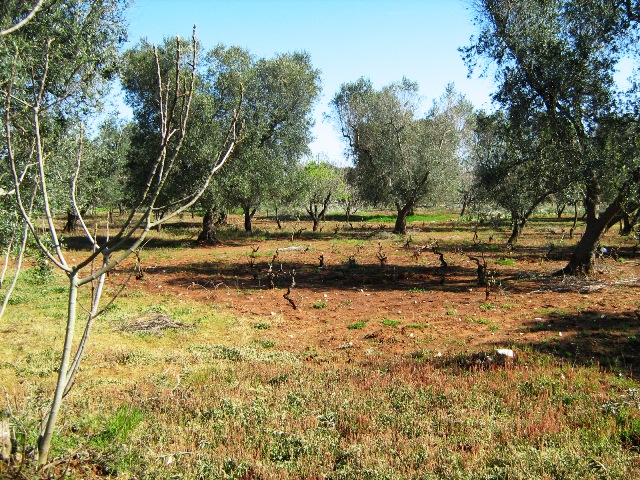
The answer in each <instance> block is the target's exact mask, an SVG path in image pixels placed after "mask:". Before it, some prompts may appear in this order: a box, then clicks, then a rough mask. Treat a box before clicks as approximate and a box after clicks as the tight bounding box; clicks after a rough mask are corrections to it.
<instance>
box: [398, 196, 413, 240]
mask: <svg viewBox="0 0 640 480" xmlns="http://www.w3.org/2000/svg"><path fill="white" fill-rule="evenodd" d="M396 208H397V209H398V216H397V218H396V225H395V227H394V228H393V233H397V234H400V235H404V234H405V233H406V232H407V217H408V216H409V212H411V211H413V204H412V203H407V204H406V205H405V206H404V207H402V208H400V207H399V206H398V205H396Z"/></svg>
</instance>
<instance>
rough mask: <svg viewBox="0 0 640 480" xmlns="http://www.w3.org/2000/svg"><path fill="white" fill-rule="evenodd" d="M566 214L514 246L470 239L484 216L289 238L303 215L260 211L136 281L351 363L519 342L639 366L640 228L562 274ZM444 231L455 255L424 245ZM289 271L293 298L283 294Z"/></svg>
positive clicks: (309, 354) (335, 228)
mask: <svg viewBox="0 0 640 480" xmlns="http://www.w3.org/2000/svg"><path fill="white" fill-rule="evenodd" d="M234 220H235V221H236V222H237V223H240V219H239V218H235V219H232V221H234ZM567 225H568V224H567V223H566V222H564V223H560V222H557V221H556V220H555V219H550V218H549V219H540V221H537V222H535V223H533V222H532V224H531V225H530V226H529V227H528V228H527V229H526V230H525V233H524V234H523V237H522V238H521V240H520V241H519V243H518V244H517V246H516V248H515V249H514V250H513V251H509V250H507V249H506V248H504V243H505V241H506V238H507V236H508V233H509V232H508V231H507V230H506V229H504V230H503V231H501V232H500V231H498V232H496V231H495V229H490V228H488V227H487V228H486V229H483V228H480V229H478V237H477V239H475V240H472V239H473V236H474V233H473V232H474V230H475V228H476V227H475V226H474V225H471V224H460V223H458V222H455V221H449V222H446V223H434V224H430V223H426V224H425V223H413V224H410V227H409V231H408V232H407V236H405V237H402V236H396V235H392V234H391V233H390V231H391V229H392V224H388V223H387V224H374V223H369V224H366V223H354V224H352V225H349V224H346V223H336V222H326V223H325V224H324V226H323V231H322V232H320V233H317V234H312V233H311V232H310V231H309V230H310V228H309V230H307V231H304V232H303V233H302V235H301V236H300V238H295V239H294V240H293V241H292V239H291V232H293V231H294V230H295V229H296V228H297V227H299V226H300V224H296V226H295V227H293V226H292V225H290V226H289V227H287V226H285V228H284V230H283V231H282V232H281V233H279V232H277V231H276V230H275V229H274V228H273V222H271V221H266V220H261V221H256V222H254V227H256V230H257V231H258V232H257V233H254V236H253V237H246V238H243V237H240V238H238V236H236V237H235V238H233V239H231V240H224V239H223V244H222V245H219V246H211V247H207V246H200V247H199V248H195V249H193V248H190V249H172V250H170V254H169V255H167V256H165V257H163V258H161V259H155V260H152V259H153V258H154V257H153V256H152V254H149V255H148V259H145V260H143V262H144V268H145V276H144V278H143V279H142V280H139V281H136V282H135V284H134V285H132V286H131V287H130V288H133V289H143V290H146V291H148V292H162V294H163V295H164V296H166V295H171V296H173V295H175V297H176V299H180V298H185V299H186V298H189V299H191V300H193V299H195V300H197V301H199V302H201V303H202V308H203V309H206V308H208V306H209V305H211V306H214V305H215V306H216V308H222V309H224V310H227V311H229V312H232V313H233V314H235V315H239V316H240V317H241V319H242V320H243V321H245V322H251V323H253V325H254V327H255V332H256V338H257V339H258V340H259V341H272V342H275V343H276V344H277V345H278V348H279V349H282V350H289V351H291V352H294V353H296V354H302V355H303V356H304V355H306V357H305V358H307V359H308V360H315V361H328V360H329V358H328V357H327V353H326V352H333V353H332V354H329V355H331V358H330V360H331V361H345V362H350V361H352V360H354V359H356V358H357V357H362V356H370V355H375V356H381V357H385V356H396V355H404V354H414V355H429V356H436V357H437V356H440V355H443V354H456V353H462V352H478V351H485V352H487V351H488V352H491V351H492V350H494V349H495V348H513V347H515V348H516V349H518V348H520V349H522V348H531V349H533V350H538V351H546V352H551V353H554V354H556V355H559V356H561V357H564V358H566V359H567V360H569V361H571V362H577V363H582V364H590V363H593V362H597V363H600V364H603V365H607V366H611V367H616V368H622V369H625V370H627V371H630V370H631V371H632V370H633V369H634V367H640V365H636V363H638V361H637V348H638V346H640V328H639V324H640V321H639V316H640V313H639V311H638V307H639V305H640V302H639V301H640V297H638V287H639V286H640V259H639V257H638V255H637V253H636V252H637V248H636V245H637V241H635V240H634V239H633V238H623V237H620V236H619V235H618V234H617V229H615V230H616V231H615V232H614V231H612V232H610V233H609V234H608V236H607V237H606V239H605V241H606V242H608V243H606V244H605V245H607V246H616V247H617V253H618V255H619V257H620V259H619V260H617V261H616V260H614V259H613V258H611V257H609V256H606V257H605V258H602V259H600V260H598V265H597V272H596V274H595V275H593V276H592V277H591V278H588V279H578V278H569V277H567V278H563V277H552V276H551V275H550V274H551V273H553V272H554V271H556V270H558V269H560V268H561V267H562V266H564V265H565V264H566V259H567V258H568V255H569V253H570V251H571V248H572V247H573V245H575V242H576V241H577V238H578V237H577V235H579V232H577V234H576V235H575V236H574V238H573V239H569V238H568V235H567V233H566V232H568V230H569V228H568V226H567ZM302 226H307V227H310V225H304V224H302ZM287 228H288V230H287ZM269 230H270V232H269ZM194 231H195V230H194ZM409 238H410V240H411V241H410V242H409V244H407V239H409ZM436 241H437V242H438V245H439V251H441V252H442V253H443V254H444V257H443V258H444V260H445V261H446V263H447V266H446V267H442V266H441V264H440V259H439V256H438V255H436V254H434V253H433V252H432V250H431V249H430V248H427V249H425V250H424V251H422V252H421V253H419V255H418V254H417V253H416V252H417V248H419V247H422V246H427V247H431V246H433V245H435V242H436ZM552 244H553V245H554V247H553V249H552V248H551V245H552ZM254 250H255V251H254ZM550 250H551V251H550ZM276 252H277V257H276V258H275V261H274V255H275V254H276ZM483 253H484V258H485V260H486V263H487V267H488V269H489V270H490V271H493V272H494V273H495V275H494V278H495V283H494V284H493V285H491V287H490V289H489V292H488V293H487V291H486V289H485V288H484V287H479V286H478V282H477V266H476V263H475V262H474V261H472V260H471V259H470V257H471V256H474V257H480V256H481V255H482V254H483ZM320 255H323V257H324V259H323V260H324V266H323V267H320V258H319V257H320ZM379 256H385V257H386V262H385V265H381V261H380V259H379ZM350 258H351V261H350ZM480 260H482V257H480ZM270 262H273V273H272V275H273V276H272V278H273V283H274V286H275V288H269V283H270V280H269V278H270V275H269V272H268V268H269V263H270ZM252 264H253V265H252ZM293 271H295V275H294V278H295V286H294V288H293V289H292V290H291V294H290V298H291V300H292V301H293V303H294V304H295V306H296V308H295V309H294V308H293V306H292V304H291V303H290V302H288V300H287V299H286V298H284V297H283V295H285V294H286V293H287V288H288V287H290V285H291V273H292V272H293Z"/></svg>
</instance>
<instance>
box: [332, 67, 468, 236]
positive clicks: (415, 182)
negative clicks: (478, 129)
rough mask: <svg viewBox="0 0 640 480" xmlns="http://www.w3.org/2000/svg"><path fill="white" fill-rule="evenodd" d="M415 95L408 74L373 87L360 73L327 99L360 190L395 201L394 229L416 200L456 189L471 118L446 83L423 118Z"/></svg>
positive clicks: (376, 201)
mask: <svg viewBox="0 0 640 480" xmlns="http://www.w3.org/2000/svg"><path fill="white" fill-rule="evenodd" d="M418 101H419V97H418V86H417V84H416V83H414V82H411V81H409V80H407V79H403V80H402V81H401V82H398V83H392V84H391V85H388V86H385V87H383V88H382V89H380V90H376V89H374V88H373V85H372V84H371V82H370V81H369V80H365V79H363V78H361V79H359V80H357V81H356V82H353V83H345V84H343V85H342V86H341V87H340V90H339V91H338V93H337V94H336V95H335V96H334V98H333V100H332V102H331V104H332V107H333V110H334V119H335V121H336V123H337V124H338V127H339V129H340V131H341V133H342V136H343V137H344V139H345V140H346V142H347V144H348V147H347V152H348V154H349V155H350V157H351V158H352V159H353V161H354V164H355V169H354V170H355V172H354V173H355V175H354V177H355V180H356V184H357V187H358V191H359V194H360V196H361V197H362V198H364V199H366V200H367V201H368V202H369V203H371V204H373V205H380V204H382V205H386V204H393V205H394V206H395V207H396V210H397V218H396V223H395V227H394V232H395V233H404V232H405V230H406V220H407V216H408V215H409V213H410V212H411V211H413V209H414V208H415V206H416V205H417V204H418V202H420V201H424V200H427V199H428V200H431V201H435V200H436V199H441V198H443V197H445V196H453V195H455V192H456V189H457V186H456V183H457V178H458V171H459V165H460V163H459V157H460V155H461V154H463V153H464V152H465V144H467V142H468V140H469V139H470V134H471V127H472V123H473V109H472V106H471V104H470V103H469V102H468V101H467V100H466V99H465V98H464V97H463V96H461V95H460V94H458V93H457V92H455V90H454V88H453V86H451V85H450V86H448V87H447V90H446V92H445V93H444V95H443V96H442V97H441V98H439V99H438V100H437V101H435V102H434V103H433V106H432V108H431V109H430V110H429V112H428V113H427V114H426V115H425V116H424V117H423V118H417V113H416V112H417V109H418V106H419V103H418Z"/></svg>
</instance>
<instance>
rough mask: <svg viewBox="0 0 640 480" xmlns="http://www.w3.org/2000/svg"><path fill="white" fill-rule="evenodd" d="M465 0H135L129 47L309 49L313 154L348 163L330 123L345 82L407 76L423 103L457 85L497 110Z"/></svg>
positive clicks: (263, 52) (261, 52)
mask: <svg viewBox="0 0 640 480" xmlns="http://www.w3.org/2000/svg"><path fill="white" fill-rule="evenodd" d="M471 18H472V12H471V11H470V10H469V9H468V7H467V2H465V1H464V0H135V1H134V3H133V5H132V6H131V8H130V11H129V14H128V19H129V41H130V45H133V44H135V43H137V42H138V40H139V39H140V38H141V37H147V38H148V39H149V40H150V41H151V42H153V43H159V42H161V41H162V40H163V38H165V37H170V36H174V35H176V34H179V35H181V36H184V37H188V36H190V35H191V31H192V27H193V25H194V24H196V25H197V36H198V39H199V40H200V42H202V44H203V45H204V47H205V48H206V49H210V48H213V47H214V46H215V45H217V44H218V43H223V44H226V45H239V46H241V47H245V48H247V49H248V50H249V51H250V52H251V53H252V54H254V55H257V56H259V57H272V56H273V55H274V54H276V53H281V52H292V51H301V50H304V51H306V52H308V53H309V54H310V56H311V61H312V63H313V65H314V67H315V68H319V69H320V70H321V72H322V87H323V88H322V96H321V98H320V100H319V102H318V104H317V107H316V110H315V112H314V116H315V118H316V126H315V128H314V131H313V133H314V136H315V137H316V140H315V141H314V142H313V144H312V145H311V147H312V149H313V151H314V153H320V152H325V153H326V154H327V155H328V156H329V158H330V159H331V160H332V161H334V162H336V163H343V162H344V160H343V154H342V152H343V144H342V143H341V140H340V138H339V135H338V133H337V132H336V130H335V127H334V125H332V124H331V123H327V121H325V120H323V113H324V112H328V111H329V107H328V103H329V101H330V100H331V98H332V97H333V95H334V94H335V92H336V91H337V90H338V88H339V87H340V85H341V84H342V83H344V82H349V81H353V80H356V79H358V78H360V77H367V78H369V79H371V81H372V82H373V84H374V86H375V87H376V88H379V87H382V86H383V85H387V84H389V83H391V82H393V81H396V80H400V79H402V77H403V76H405V77H407V78H408V79H410V80H413V81H415V82H417V83H418V84H419V86H420V93H421V95H422V97H423V98H424V102H423V107H424V109H423V110H425V111H426V110H427V109H428V108H429V106H430V105H431V102H432V100H433V99H435V98H437V97H439V96H440V95H441V94H442V93H443V92H444V89H445V86H446V85H447V83H449V82H453V83H454V84H455V86H456V88H457V90H458V91H459V92H461V93H463V94H465V95H466V96H467V98H468V99H469V100H470V101H471V102H472V103H473V104H474V105H475V106H476V107H477V108H489V107H490V103H489V95H490V93H491V91H492V88H493V87H492V83H491V79H483V78H478V77H479V76H478V74H477V73H476V74H474V75H473V77H472V78H467V68H466V67H465V65H464V63H463V61H462V58H461V56H460V53H459V52H458V50H457V49H458V48H459V47H461V46H464V45H467V44H468V43H469V38H470V37H471V35H474V34H475V33H476V31H475V29H474V26H473V24H472V22H471Z"/></svg>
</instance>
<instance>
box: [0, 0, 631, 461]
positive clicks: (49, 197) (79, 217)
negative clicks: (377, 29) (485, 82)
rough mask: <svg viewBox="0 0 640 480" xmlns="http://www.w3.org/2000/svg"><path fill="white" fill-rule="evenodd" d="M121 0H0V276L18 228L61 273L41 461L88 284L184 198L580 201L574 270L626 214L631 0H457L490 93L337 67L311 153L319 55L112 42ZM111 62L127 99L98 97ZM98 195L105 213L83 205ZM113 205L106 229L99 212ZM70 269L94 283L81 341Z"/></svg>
mask: <svg viewBox="0 0 640 480" xmlns="http://www.w3.org/2000/svg"><path fill="white" fill-rule="evenodd" d="M127 4H128V2H127V1H125V0H64V1H62V0H39V1H31V2H29V1H21V0H6V1H4V2H2V4H1V5H0V98H1V100H0V117H1V118H2V132H1V137H0V142H1V143H0V158H1V159H2V162H3V168H2V169H1V170H0V246H1V247H2V249H3V258H4V259H5V261H4V265H5V268H3V270H2V276H1V277H0V286H1V285H2V283H3V280H4V274H5V271H6V265H7V264H8V263H9V260H10V258H11V257H13V258H14V259H15V263H14V266H15V267H16V268H15V272H16V273H15V276H14V280H13V281H12V282H11V284H12V285H13V284H15V281H16V280H17V278H18V274H19V272H20V265H21V261H22V257H23V255H24V252H25V251H26V247H27V244H28V243H30V244H31V245H34V246H35V247H36V249H37V251H38V252H39V254H38V255H40V257H41V258H43V259H45V260H46V261H47V262H49V263H50V264H51V265H53V266H55V267H56V268H58V269H59V270H61V271H62V272H64V274H65V275H66V276H67V279H68V289H69V290H68V291H69V297H68V298H69V299H68V311H67V324H66V327H67V328H66V332H65V342H64V347H63V352H62V360H61V363H60V367H59V371H58V382H57V386H56V389H55V392H54V394H53V398H52V402H51V408H50V410H49V411H48V412H47V414H46V415H45V418H46V421H45V422H44V425H45V426H44V427H43V430H42V432H41V435H40V438H39V441H38V449H39V463H40V464H41V465H44V464H45V463H46V462H47V460H48V456H49V449H50V443H51V437H52V435H53V432H54V428H55V424H56V419H57V415H58V412H59V410H60V405H61V403H62V400H63V398H64V396H65V395H66V394H67V393H68V391H69V389H70V388H71V387H72V385H73V382H74V379H75V374H76V372H77V370H78V366H79V364H80V361H81V358H82V355H83V352H84V349H85V346H86V344H87V340H88V338H89V333H90V329H91V325H92V322H93V321H94V319H95V318H96V317H97V316H98V315H100V313H101V312H102V311H103V309H104V308H105V304H108V303H109V302H110V301H111V300H106V301H103V300H102V292H103V286H104V282H105V281H106V274H107V272H109V271H110V270H111V269H113V268H114V267H115V266H117V265H119V264H121V263H122V262H123V261H124V260H125V259H126V258H128V257H130V256H135V255H136V254H137V253H139V251H140V249H141V248H142V246H143V244H144V241H145V238H146V236H147V234H148V233H149V232H150V230H151V229H154V228H160V227H161V225H162V224H163V223H164V222H166V221H168V220H169V219H171V218H174V217H175V216H176V215H179V214H180V213H182V212H184V211H186V210H187V209H189V210H197V211H198V212H199V213H200V214H201V215H202V233H201V234H200V236H199V240H200V241H201V242H203V243H216V242H217V241H218V240H217V236H216V233H215V229H216V224H218V223H220V222H224V220H225V218H226V214H227V212H229V211H232V210H237V211H239V212H241V214H242V215H243V217H244V229H245V231H246V232H247V233H250V232H251V231H252V230H253V227H252V219H253V217H254V215H255V213H256V212H257V211H258V210H259V209H271V210H272V211H275V218H276V221H278V224H280V217H279V212H282V211H283V210H286V209H288V210H289V211H290V212H293V213H296V214H299V213H303V214H306V215H308V216H309V217H310V218H311V220H312V222H313V230H314V231H315V230H317V229H318V228H319V224H320V222H321V221H322V219H323V217H324V216H325V214H326V213H327V211H328V209H329V208H331V207H332V206H338V205H341V206H342V207H343V208H344V209H345V210H346V214H347V221H348V220H349V215H350V214H351V213H353V210H354V209H355V208H356V207H360V206H361V205H367V206H370V207H373V208H379V209H386V208H392V209H394V210H395V212H396V214H397V217H396V222H395V226H394V229H393V232H394V233H396V234H400V235H402V234H405V232H406V230H407V218H408V217H409V215H410V214H411V213H412V212H414V211H415V209H417V208H419V207H421V206H423V205H438V206H445V207H458V206H460V205H461V204H462V205H464V207H466V208H471V209H472V210H473V208H475V209H476V211H478V210H482V209H491V210H496V211H500V212H505V213H506V214H507V215H509V218H510V222H511V228H512V234H511V237H510V238H509V240H508V243H509V244H511V245H514V244H515V243H516V242H517V240H518V237H519V235H520V234H521V232H522V230H523V228H525V226H526V222H527V220H528V219H529V218H530V217H531V215H532V214H533V213H534V212H535V210H536V208H538V207H539V206H540V205H541V204H543V203H544V202H547V201H550V200H551V199H555V200H556V201H558V202H560V203H561V204H565V203H570V204H572V205H573V204H575V205H578V204H579V205H581V207H582V209H583V211H584V213H585V230H584V233H583V234H582V236H581V237H580V239H579V240H578V241H577V243H576V245H575V249H574V250H573V253H572V255H571V258H570V259H569V260H568V263H567V265H566V266H565V267H564V268H563V269H562V271H561V272H558V273H562V274H571V275H583V274H590V273H592V272H593V266H594V258H595V253H596V249H597V248H598V245H599V242H600V239H601V237H602V235H603V233H604V232H605V231H606V230H607V229H608V228H609V227H610V226H611V225H612V224H613V223H615V222H616V221H619V220H624V221H625V222H626V223H627V228H626V232H627V233H629V232H630V231H631V230H632V229H633V227H634V222H635V221H637V219H638V214H637V212H638V208H639V207H640V137H639V133H640V117H639V115H640V103H639V102H638V86H637V84H636V82H635V81H632V82H631V86H630V87H629V88H628V89H626V90H623V89H621V88H620V87H619V85H618V84H617V83H616V81H615V78H614V77H615V73H616V69H617V67H618V65H619V62H620V61H622V60H623V59H625V60H629V61H632V62H637V60H638V50H637V40H638V33H640V32H639V31H638V24H639V19H640V2H638V1H634V0H509V1H502V0H474V1H473V2H472V8H474V10H475V13H476V16H475V23H476V25H477V27H478V29H479V33H478V35H477V36H476V37H475V38H474V39H473V40H472V42H471V45H469V46H466V47H464V48H463V49H462V52H463V55H464V58H465V60H466V62H467V64H468V66H469V68H470V69H471V70H474V69H477V68H479V67H478V65H482V66H483V67H482V68H485V69H487V70H488V71H491V72H493V73H494V75H495V81H496V91H495V93H494V95H493V100H494V104H495V110H494V111H492V112H478V111H476V110H475V109H474V107H473V105H472V104H471V103H470V102H469V101H468V100H467V99H466V98H465V97H464V95H463V94H461V93H460V92H458V91H456V89H455V87H454V86H453V85H449V86H447V88H446V90H445V91H444V92H443V93H442V94H441V96H439V97H438V98H436V99H435V100H434V101H433V103H432V105H431V107H430V108H429V109H428V111H427V112H426V114H424V115H420V114H419V113H418V112H420V110H421V99H420V96H419V88H418V85H417V84H416V83H414V82H412V81H410V80H408V79H406V78H402V79H401V80H399V81H397V82H394V83H391V84H389V85H386V86H383V87H380V88H377V87H375V86H374V84H373V83H372V82H371V81H370V80H368V79H366V78H364V77H363V78H360V79H357V80H355V81H347V82H346V83H344V84H343V85H342V86H341V87H340V88H339V90H338V92H336V93H335V95H334V96H333V99H332V101H331V103H330V109H331V113H330V115H329V117H330V118H331V119H332V120H333V122H334V124H335V126H336V128H337V130H338V131H339V133H340V135H341V136H342V138H343V139H344V144H345V152H346V157H347V159H348V160H349V161H350V162H351V165H350V166H349V167H337V166H335V165H333V164H332V163H331V161H332V160H337V159H327V158H321V157H315V158H313V157H312V156H311V155H310V154H311V152H310V148H309V145H310V142H311V140H312V135H311V127H312V126H313V117H312V108H313V107H314V106H315V104H316V103H317V101H318V98H319V95H320V91H321V72H320V71H319V70H318V69H317V68H315V67H314V66H313V63H312V58H311V57H310V55H309V54H308V53H306V52H285V53H280V54H278V55H275V56H274V57H273V58H257V57H255V56H254V55H252V54H251V53H250V52H248V51H247V50H245V49H243V48H240V47H236V46H225V45H218V46H215V47H214V48H213V49H211V50H210V51H206V50H205V48H204V47H203V46H202V45H200V44H199V42H198V41H197V39H196V36H195V31H194V36H193V38H191V39H180V38H177V39H167V40H165V41H164V42H163V43H162V44H161V45H152V44H151V43H149V42H148V41H146V40H142V41H140V42H139V43H138V44H137V45H136V46H134V47H133V48H130V49H128V50H126V51H121V47H122V44H123V42H124V40H125V39H126V28H125V25H124V12H125V9H126V7H127ZM425 47H426V46H425ZM398 74H399V77H401V74H402V72H398ZM118 82H119V84H120V86H121V88H122V90H123V92H124V94H125V97H126V102H127V103H128V104H129V105H130V106H131V108H132V110H133V118H131V119H122V118H120V117H118V115H117V114H116V113H114V112H108V111H105V110H104V108H103V102H104V99H105V97H106V95H107V93H108V92H109V91H110V90H111V89H112V88H114V84H115V83H118ZM96 118H102V120H101V121H96ZM461 192H462V193H463V196H462V198H461V196H460V193H461ZM95 212H99V213H100V214H103V213H104V216H103V220H100V221H99V222H98V224H97V225H93V224H92V225H90V224H89V223H88V220H87V219H88V215H89V214H92V213H95ZM115 213H117V214H118V215H119V216H120V219H119V222H118V229H112V228H110V227H112V226H113V222H112V215H113V214H115ZM576 213H577V208H576ZM60 219H64V220H66V223H65V226H64V230H65V231H68V232H73V231H77V232H79V234H81V235H82V236H83V238H84V242H85V243H86V245H87V246H88V249H87V251H86V256H85V257H84V258H81V259H73V260H72V259H70V258H69V255H68V254H67V252H66V250H65V247H64V244H63V242H62V240H61V231H60V230H61V229H60V227H59V220H60ZM94 223H95V222H94ZM98 230H100V233H98ZM81 288H85V289H87V290H89V292H90V293H89V297H90V298H91V299H92V300H91V307H90V309H89V310H88V311H87V314H86V317H85V318H86V319H85V322H84V330H83V331H84V333H83V337H82V339H81V341H80V342H79V344H78V343H77V342H76V343H74V332H75V325H76V321H77V319H78V316H79V314H80V313H79V311H78V308H77V305H78V300H77V299H78V291H79V289H81ZM10 293H11V289H10V288H9V289H8V290H7V291H6V292H5V300H4V305H3V307H2V310H0V316H1V315H2V312H3V311H4V308H5V307H6V304H7V298H8V296H9V295H10Z"/></svg>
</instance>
